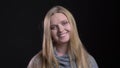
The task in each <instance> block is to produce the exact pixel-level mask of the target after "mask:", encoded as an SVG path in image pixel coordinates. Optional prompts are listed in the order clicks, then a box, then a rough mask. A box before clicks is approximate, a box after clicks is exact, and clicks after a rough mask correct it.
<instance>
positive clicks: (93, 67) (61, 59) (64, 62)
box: [54, 49, 98, 68]
mask: <svg viewBox="0 0 120 68" xmlns="http://www.w3.org/2000/svg"><path fill="white" fill-rule="evenodd" d="M54 53H55V57H56V58H57V60H58V63H59V64H60V66H59V68H71V65H70V59H69V55H68V54H65V55H63V56H58V55H57V51H56V49H55V50H54ZM89 60H90V62H89V65H90V68H98V65H97V63H96V61H95V59H94V58H93V56H91V55H89ZM72 65H73V68H77V65H76V63H75V61H72Z"/></svg>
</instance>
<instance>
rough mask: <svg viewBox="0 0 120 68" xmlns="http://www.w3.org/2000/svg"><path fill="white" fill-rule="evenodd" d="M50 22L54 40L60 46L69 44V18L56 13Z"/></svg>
mask: <svg viewBox="0 0 120 68" xmlns="http://www.w3.org/2000/svg"><path fill="white" fill-rule="evenodd" d="M50 21H51V22H50V28H51V35H52V39H53V40H54V41H55V42H56V43H58V44H61V43H68V41H69V40H70V31H71V26H70V23H69V22H68V19H67V17H66V16H65V15H64V14H62V13H55V14H54V15H52V16H51V19H50Z"/></svg>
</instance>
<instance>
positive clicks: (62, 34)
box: [58, 32, 67, 37]
mask: <svg viewBox="0 0 120 68" xmlns="http://www.w3.org/2000/svg"><path fill="white" fill-rule="evenodd" d="M66 34H67V32H66V33H60V34H59V35H58V36H59V37H64V36H65V35H66Z"/></svg>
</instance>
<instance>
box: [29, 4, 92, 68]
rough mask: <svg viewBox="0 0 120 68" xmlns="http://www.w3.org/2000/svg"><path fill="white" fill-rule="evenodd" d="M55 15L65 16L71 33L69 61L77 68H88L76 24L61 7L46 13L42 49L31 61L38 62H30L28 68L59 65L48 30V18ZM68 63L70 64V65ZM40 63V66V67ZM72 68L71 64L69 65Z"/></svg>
mask: <svg viewBox="0 0 120 68" xmlns="http://www.w3.org/2000/svg"><path fill="white" fill-rule="evenodd" d="M55 13H63V14H64V15H66V17H67V19H68V21H69V23H70V25H71V28H72V31H71V33H70V35H71V36H70V43H69V47H68V54H69V57H70V61H71V62H72V60H75V62H76V64H77V67H78V68H90V67H89V64H88V55H89V54H88V52H87V51H86V50H85V48H84V46H83V44H82V42H81V40H80V38H79V35H78V31H77V27H76V22H75V19H74V17H73V15H72V14H71V13H70V12H69V11H68V10H67V9H65V8H64V7H62V6H55V7H53V8H52V9H50V10H49V11H48V13H47V14H46V16H45V19H44V32H43V33H44V34H43V44H42V46H43V48H42V51H40V53H39V56H38V57H37V58H36V57H34V58H33V59H35V58H36V59H37V60H40V61H37V62H35V60H36V59H35V60H33V59H32V60H31V62H30V64H29V65H28V67H29V68H37V67H40V68H54V66H55V68H58V66H59V63H58V62H57V60H56V58H55V55H54V51H53V43H52V38H51V30H50V17H51V16H52V15H53V14H55ZM33 62H35V63H37V64H38V65H36V66H35V65H34V64H32V63H33ZM71 62H70V63H71ZM40 63H41V65H40ZM71 66H72V63H71Z"/></svg>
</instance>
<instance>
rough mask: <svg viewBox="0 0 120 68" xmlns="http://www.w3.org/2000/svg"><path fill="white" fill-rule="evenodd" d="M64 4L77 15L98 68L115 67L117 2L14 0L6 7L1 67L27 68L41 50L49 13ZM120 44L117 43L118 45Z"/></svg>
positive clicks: (101, 0) (86, 44)
mask: <svg viewBox="0 0 120 68" xmlns="http://www.w3.org/2000/svg"><path fill="white" fill-rule="evenodd" d="M55 5H61V6H64V7H65V8H67V9H68V10H69V11H71V13H72V14H73V15H74V17H75V19H76V22H77V27H78V32H79V36H80V38H81V40H82V42H83V44H84V45H85V47H86V49H87V50H88V52H89V53H90V54H91V55H93V56H94V58H95V59H96V61H97V63H98V65H99V68H115V67H116V64H118V63H117V62H116V59H117V56H116V54H119V53H117V52H118V51H117V45H118V44H119V43H118V41H117V38H118V32H119V30H118V28H119V27H118V25H117V23H116V22H117V19H116V16H117V15H116V13H117V11H115V6H116V4H115V3H114V1H112V0H109V1H106V0H89V1H88V0H39V1H35V0H33V1H31V0H29V1H27V0H12V1H6V2H5V4H4V5H3V6H4V7H5V8H3V18H5V20H4V22H5V23H7V24H8V25H6V29H7V31H8V45H4V46H2V47H1V50H2V51H1V52H2V53H1V55H0V57H1V59H0V62H1V65H2V67H1V68H8V67H9V68H26V67H27V64H28V63H29V61H30V59H31V58H32V57H33V56H34V55H35V54H36V53H37V52H39V51H40V50H41V49H42V46H41V44H42V33H43V28H42V22H43V19H44V16H45V14H46V13H47V11H48V10H49V9H50V8H51V7H53V6H55ZM117 43H118V44H117Z"/></svg>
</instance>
